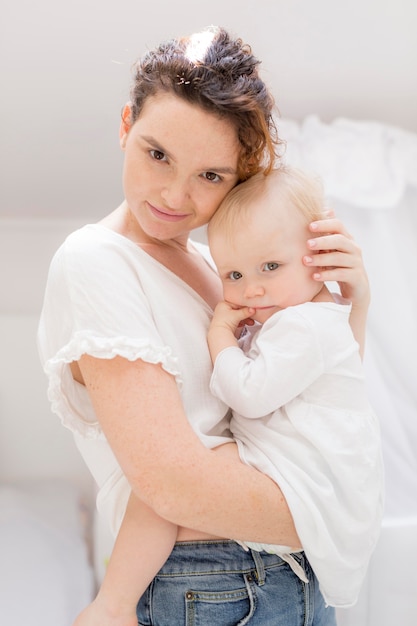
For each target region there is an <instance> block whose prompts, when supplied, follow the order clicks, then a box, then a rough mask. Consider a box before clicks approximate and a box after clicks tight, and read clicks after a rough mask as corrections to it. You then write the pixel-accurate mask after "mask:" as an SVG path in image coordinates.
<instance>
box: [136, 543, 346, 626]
mask: <svg viewBox="0 0 417 626" xmlns="http://www.w3.org/2000/svg"><path fill="white" fill-rule="evenodd" d="M294 558H295V559H297V561H298V562H299V563H300V565H301V566H302V567H303V568H304V570H305V572H306V574H307V577H308V579H309V583H307V584H306V583H304V582H302V581H301V580H300V579H299V578H298V576H297V575H296V574H294V572H293V571H292V569H291V568H290V566H289V565H288V564H287V563H286V562H285V561H283V560H282V559H281V558H280V557H279V556H277V555H275V554H267V553H266V552H261V553H259V552H255V551H253V550H250V551H249V552H245V550H244V549H243V548H242V547H241V546H239V545H238V544H237V543H235V542H234V541H190V542H182V543H177V544H176V546H175V547H174V550H173V552H172V554H171V556H170V558H169V559H168V561H167V562H166V563H165V565H164V566H163V567H162V569H161V570H160V572H158V574H157V576H156V577H155V578H154V580H153V581H152V583H151V584H150V585H149V587H148V589H147V591H146V592H145V594H144V595H143V596H142V598H141V599H140V601H139V604H138V606H137V616H138V623H139V626H243V625H244V624H249V625H250V626H261V625H262V626H336V621H335V611H334V609H333V608H331V607H328V608H326V607H325V604H324V600H323V597H322V595H321V594H320V591H319V589H318V583H317V579H316V577H315V576H314V574H313V572H312V570H311V567H310V564H309V563H308V561H307V559H306V558H305V556H304V554H303V553H298V554H294Z"/></svg>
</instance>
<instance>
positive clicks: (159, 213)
mask: <svg viewBox="0 0 417 626" xmlns="http://www.w3.org/2000/svg"><path fill="white" fill-rule="evenodd" d="M148 207H149V209H150V211H151V213H152V214H153V215H155V216H156V217H157V218H158V219H160V220H164V221H165V222H180V221H181V220H183V219H185V218H186V217H188V214H187V213H170V212H169V211H165V210H162V209H157V208H156V207H155V206H153V204H149V202H148Z"/></svg>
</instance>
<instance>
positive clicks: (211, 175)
mask: <svg viewBox="0 0 417 626" xmlns="http://www.w3.org/2000/svg"><path fill="white" fill-rule="evenodd" d="M203 178H205V179H206V180H208V181H209V182H210V183H217V182H220V181H221V180H222V178H221V176H219V175H218V174H216V172H204V173H203Z"/></svg>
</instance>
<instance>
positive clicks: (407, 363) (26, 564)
mask: <svg viewBox="0 0 417 626" xmlns="http://www.w3.org/2000/svg"><path fill="white" fill-rule="evenodd" d="M278 126H279V129H280V132H281V135H282V136H284V137H286V138H287V153H286V158H287V160H288V162H291V163H292V164H294V165H299V166H301V167H304V168H306V169H309V170H311V171H314V172H316V173H318V174H319V175H320V176H322V177H323V179H324V182H325V187H326V191H327V194H328V197H329V203H330V204H331V205H332V206H333V207H335V209H336V210H337V213H338V215H339V216H340V217H341V218H342V219H343V220H344V222H345V223H346V225H347V227H348V228H349V229H350V230H351V231H352V233H354V235H355V238H356V239H357V241H358V242H359V243H360V245H361V246H362V249H363V253H364V257H365V261H366V266H367V269H368V272H369V276H370V280H371V285H372V306H371V311H370V316H369V327H368V338H367V350H366V359H365V368H366V372H367V380H368V385H369V394H370V397H371V401H372V403H373V404H374V406H375V409H376V411H377V413H378V415H379V417H380V420H381V429H382V435H383V445H384V457H385V466H386V487H387V490H386V491H387V495H386V511H385V517H384V523H383V529H382V533H381V539H380V541H379V544H378V546H377V548H376V551H375V554H374V556H373V559H372V561H371V565H370V568H369V572H368V576H367V579H366V581H365V585H364V587H363V590H362V593H361V596H360V599H359V602H358V604H357V605H356V606H355V607H353V608H351V609H348V610H345V611H339V612H338V625H339V626H393V624H401V626H414V623H415V615H416V614H417V575H416V572H415V568H414V565H413V555H414V554H416V553H417V495H416V494H417V452H416V451H417V387H416V384H415V358H416V357H415V354H416V352H417V326H416V324H415V311H416V310H417V282H416V280H415V268H416V267H417V258H416V257H417V210H416V209H417V136H416V135H415V134H413V133H407V132H405V131H402V130H400V129H397V128H394V127H389V126H384V125H381V124H376V123H373V122H353V121H351V120H345V119H343V120H336V121H335V122H334V123H333V124H323V123H322V122H321V121H320V120H319V119H318V118H316V117H309V118H306V119H305V120H304V122H303V123H296V122H293V121H291V120H279V121H278ZM84 221H88V218H87V217H86V218H84V219H83V222H84ZM0 222H1V223H0V267H1V268H6V267H7V268H9V269H8V271H7V272H5V273H4V276H3V283H2V294H3V295H4V296H5V297H3V298H2V302H1V307H0V342H1V343H0V345H1V347H2V349H1V351H0V366H1V371H2V376H1V377H0V549H1V552H0V554H2V559H0V576H1V585H0V623H1V624H7V626H21V624H24V623H28V624H29V623H30V624H31V626H71V623H72V620H73V619H74V617H75V615H76V614H77V612H78V611H79V610H80V609H81V608H82V606H84V605H85V604H86V603H87V602H88V601H89V600H90V599H91V597H92V595H93V593H94V588H95V585H96V583H97V582H99V581H100V580H101V578H102V576H103V573H104V568H105V562H106V559H107V558H108V556H109V553H110V551H111V545H112V539H111V537H110V536H109V533H108V530H107V528H106V527H105V525H104V523H103V521H102V520H100V519H99V518H97V517H96V515H95V514H94V495H95V494H94V486H93V485H92V482H91V478H90V476H89V474H88V472H87V470H86V468H85V467H84V466H83V464H82V461H81V459H80V458H79V457H78V454H77V452H76V449H75V446H74V445H73V442H72V437H71V435H70V433H69V432H67V431H65V429H63V428H61V427H60V425H59V423H58V420H57V419H56V418H55V417H54V416H52V414H51V412H50V409H49V405H48V402H47V399H46V381H45V378H44V375H43V372H42V371H41V369H40V365H39V360H38V356H37V352H36V346H35V333H36V325H37V319H38V316H39V311H40V307H41V299H42V293H43V288H44V283H45V279H46V272H47V267H48V263H49V259H50V257H51V255H52V253H53V251H54V250H55V249H56V248H57V246H58V245H59V243H60V242H61V241H62V240H63V238H64V237H65V236H66V234H67V233H69V232H71V231H72V230H73V229H74V228H76V227H77V226H79V225H80V224H81V223H82V222H81V221H78V223H77V222H75V221H65V220H51V219H38V220H30V219H28V220H26V219H22V220H13V219H3V220H0ZM198 236H199V237H200V236H202V235H201V233H199V235H198Z"/></svg>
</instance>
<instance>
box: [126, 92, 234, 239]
mask: <svg viewBox="0 0 417 626" xmlns="http://www.w3.org/2000/svg"><path fill="white" fill-rule="evenodd" d="M121 146H122V149H123V150H124V151H125V163H124V172H123V184H124V191H125V198H126V202H127V205H128V207H129V210H130V213H131V216H133V218H134V222H135V227H136V226H137V228H138V232H140V233H141V234H142V235H145V236H146V238H149V239H151V240H155V239H156V240H161V241H167V240H178V241H182V240H185V239H186V238H187V236H188V233H189V232H190V231H191V230H192V229H194V228H198V227H199V226H202V225H203V224H206V223H207V222H208V221H209V219H210V218H211V216H212V215H213V213H214V212H215V211H216V209H217V207H218V206H219V204H220V202H221V201H222V199H223V198H224V196H225V195H226V194H227V192H228V191H229V190H230V189H232V187H234V186H235V184H236V183H237V180H238V177H237V165H238V155H239V142H238V138H237V134H236V131H235V129H234V127H233V125H232V124H231V122H229V121H228V120H224V119H221V118H218V117H216V116H214V115H212V114H210V113H207V112H206V111H204V110H203V109H201V108H200V107H198V106H195V105H192V104H189V103H188V102H186V101H184V100H182V99H181V98H178V97H177V96H174V95H172V94H168V93H163V92H162V93H159V94H157V95H155V96H152V97H150V98H148V99H147V100H146V102H145V104H144V107H143V109H142V111H141V113H140V116H139V118H138V119H137V120H136V121H135V123H134V124H133V125H132V126H131V127H130V128H129V127H127V126H125V125H122V128H121Z"/></svg>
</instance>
